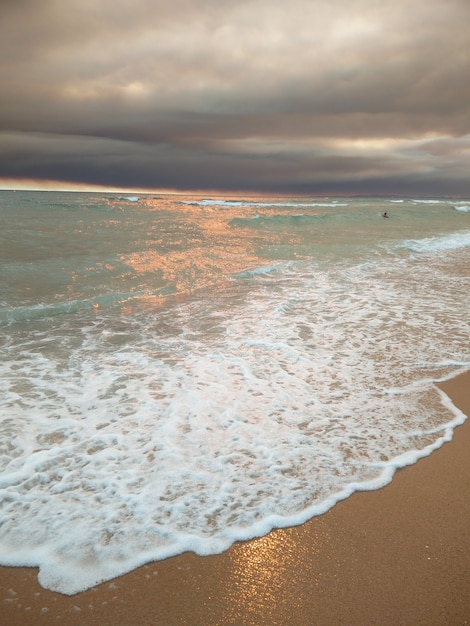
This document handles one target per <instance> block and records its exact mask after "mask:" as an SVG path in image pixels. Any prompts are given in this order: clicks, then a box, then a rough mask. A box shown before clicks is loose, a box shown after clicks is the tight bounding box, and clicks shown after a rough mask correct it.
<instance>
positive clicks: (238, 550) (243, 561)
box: [222, 528, 318, 624]
mask: <svg viewBox="0 0 470 626" xmlns="http://www.w3.org/2000/svg"><path fill="white" fill-rule="evenodd" d="M297 535H298V529H296V528H291V529H286V530H280V531H273V532H271V533H269V534H268V535H266V536H265V537H261V538H259V539H255V540H253V541H248V542H246V543H239V544H236V545H235V546H234V547H233V548H232V550H230V560H231V570H230V575H229V577H228V579H227V584H226V587H225V588H224V590H223V592H222V593H223V594H224V595H225V596H226V600H227V601H226V603H225V605H226V606H227V607H230V609H227V610H228V611H230V612H231V614H230V615H227V616H226V618H227V623H239V622H238V621H237V619H238V618H240V617H241V616H242V615H248V614H251V615H252V616H253V623H256V618H255V614H257V615H260V616H261V615H262V617H263V623H265V624H275V623H277V620H276V618H275V616H276V615H279V614H283V613H286V612H288V611H289V607H295V606H296V604H297V602H298V599H299V598H300V597H301V593H300V591H301V589H303V591H304V592H305V589H311V587H312V585H315V575H314V569H315V568H314V567H313V568H312V560H315V557H316V556H317V553H318V550H317V546H316V545H315V544H314V543H312V542H310V543H309V545H308V546H306V548H305V554H300V552H301V551H302V550H301V547H302V543H299V538H298V536H297ZM299 557H300V558H299ZM312 557H313V558H312ZM306 563H308V564H309V567H308V570H307V568H306ZM293 573H294V575H293ZM280 604H281V605H282V606H279V605H280ZM250 623H251V622H250ZM258 623H260V622H258Z"/></svg>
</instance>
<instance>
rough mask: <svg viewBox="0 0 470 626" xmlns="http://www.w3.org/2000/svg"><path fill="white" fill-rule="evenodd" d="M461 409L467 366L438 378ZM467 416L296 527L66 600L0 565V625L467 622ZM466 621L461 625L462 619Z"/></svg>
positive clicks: (157, 566)
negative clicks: (434, 445) (387, 475)
mask: <svg viewBox="0 0 470 626" xmlns="http://www.w3.org/2000/svg"><path fill="white" fill-rule="evenodd" d="M439 387H440V388H441V389H443V390H444V391H445V393H446V394H447V395H448V396H449V397H450V398H451V400H452V402H453V403H454V404H455V405H456V406H457V407H458V408H459V409H460V410H462V411H463V413H465V414H466V415H467V416H470V372H466V373H465V374H462V375H460V376H458V377H456V378H453V379H450V380H448V381H446V382H444V383H442V384H440V385H439ZM469 477H470V420H469V419H467V420H466V421H465V423H464V424H463V425H461V426H458V427H456V429H455V431H454V437H453V439H452V441H450V442H448V443H445V444H444V445H443V446H441V448H439V449H438V450H436V451H434V452H433V453H432V454H431V455H430V456H428V457H424V458H422V459H420V460H419V461H418V462H417V463H415V464H414V465H409V466H406V467H404V468H402V469H399V470H398V471H397V472H396V474H395V476H394V478H393V480H392V482H391V483H389V484H388V485H387V486H385V487H383V488H382V489H378V490H376V491H363V492H356V493H355V494H353V495H352V496H350V497H349V498H347V499H346V500H343V501H341V502H339V503H338V504H336V505H335V506H334V507H333V508H332V509H330V510H329V511H328V512H327V513H325V514H324V515H321V516H318V517H315V518H313V519H311V520H309V521H307V522H305V523H304V524H302V525H300V526H295V527H292V528H285V529H280V530H274V531H272V532H271V533H269V534H268V535H266V536H265V537H261V538H259V539H254V540H250V541H247V542H240V543H237V544H234V545H233V546H232V547H231V548H230V549H229V550H227V551H226V552H224V553H222V554H219V555H214V556H206V557H198V556H196V555H194V554H192V553H185V554H182V555H179V556H176V557H172V558H170V559H167V560H165V561H158V562H154V563H149V564H147V565H144V566H143V567H141V568H139V569H137V570H134V571H132V572H130V573H128V574H126V575H124V576H122V577H119V578H116V579H114V580H111V581H108V582H105V583H103V584H101V585H99V586H97V587H94V588H93V589H89V590H87V591H84V592H82V593H80V594H77V595H75V596H64V595H61V594H58V593H55V592H52V591H49V590H46V589H43V588H42V587H41V586H40V585H39V583H38V582H37V573H38V570H37V568H25V567H18V568H12V567H1V568H0V598H1V610H0V625H1V626H3V625H5V626H6V625H8V626H15V625H18V626H19V625H22V626H25V625H29V624H35V625H39V626H40V625H46V624H47V625H49V624H55V623H60V624H65V625H66V626H74V625H75V624H77V625H78V624H87V625H89V626H94V625H95V624H96V626H98V625H99V626H106V625H110V626H111V624H113V625H117V626H124V625H125V626H141V625H142V626H144V625H147V624H157V625H159V624H161V625H162V626H182V625H187V626H210V625H214V626H215V625H216V624H217V625H220V626H224V625H225V624H237V625H240V626H241V625H243V626H264V625H266V626H284V625H286V626H287V625H288V624H289V626H304V625H305V626H311V625H312V624H318V625H320V626H322V625H330V624H331V625H334V624H338V625H340V624H349V625H352V626H354V625H356V624H357V625H361V626H362V625H375V624H377V626H379V625H380V626H387V625H390V626H392V625H393V626H395V625H397V624H400V625H409V626H415V625H417V624H426V625H436V626H437V625H442V626H444V625H449V624H452V625H454V624H467V623H470V523H469V521H470V520H469V517H470V516H469V502H470V478H469ZM467 620H468V621H467Z"/></svg>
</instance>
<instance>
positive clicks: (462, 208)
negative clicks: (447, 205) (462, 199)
mask: <svg viewBox="0 0 470 626" xmlns="http://www.w3.org/2000/svg"><path fill="white" fill-rule="evenodd" d="M453 208H454V209H455V210H456V211H461V212H462V213H468V212H469V211H470V204H455V205H454V207H453Z"/></svg>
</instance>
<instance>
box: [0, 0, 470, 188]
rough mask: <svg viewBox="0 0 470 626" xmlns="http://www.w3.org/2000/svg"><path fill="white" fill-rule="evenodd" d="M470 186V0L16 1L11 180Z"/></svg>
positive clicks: (4, 49) (3, 112) (8, 105)
mask: <svg viewBox="0 0 470 626" xmlns="http://www.w3.org/2000/svg"><path fill="white" fill-rule="evenodd" d="M93 185H96V186H99V187H103V188H123V189H124V188H125V189H140V190H174V191H181V192H187V191H194V190H200V191H205V190H211V191H214V190H217V191H220V192H233V193H235V192H240V193H246V192H252V193H255V192H259V193H276V194H302V195H305V194H307V195H325V194H328V195H332V194H337V195H351V194H355V195H358V194H359V195H361V194H368V195H398V196H401V195H406V196H427V197H429V196H449V195H450V196H461V197H465V196H467V197H468V196H470V1H469V0H393V1H388V2H387V1H384V0H67V1H65V0H41V1H38V0H1V3H0V188H5V187H10V188H20V187H22V186H26V187H27V186H32V187H44V188H61V187H64V186H68V187H70V188H77V189H81V188H87V186H93Z"/></svg>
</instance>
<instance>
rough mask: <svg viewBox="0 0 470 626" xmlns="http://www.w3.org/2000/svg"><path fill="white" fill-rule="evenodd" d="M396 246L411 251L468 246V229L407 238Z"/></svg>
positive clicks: (469, 233) (452, 248)
mask: <svg viewBox="0 0 470 626" xmlns="http://www.w3.org/2000/svg"><path fill="white" fill-rule="evenodd" d="M397 247H398V248H406V249H407V250H410V251H411V252H420V253H423V252H442V251H444V250H459V249H461V248H468V247H470V231H468V232H463V233H462V232H459V233H451V234H449V235H443V236H441V237H425V238H424V239H408V240H406V241H403V242H402V243H400V244H398V246H397Z"/></svg>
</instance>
